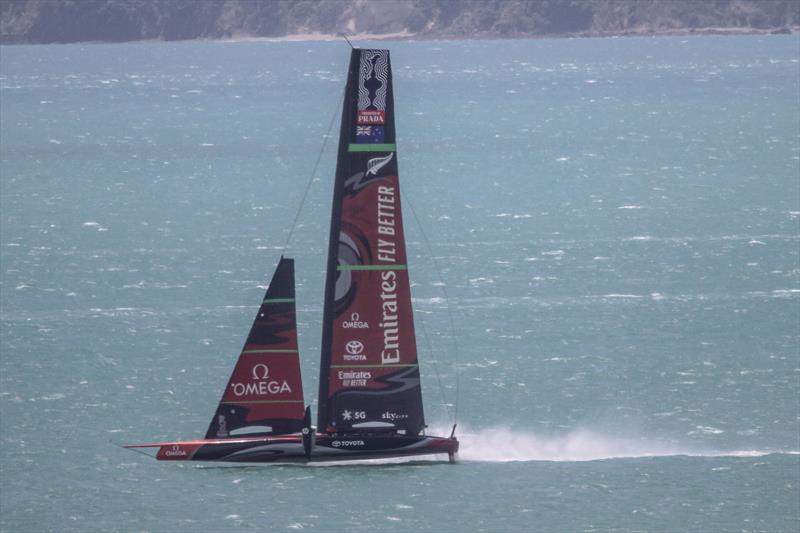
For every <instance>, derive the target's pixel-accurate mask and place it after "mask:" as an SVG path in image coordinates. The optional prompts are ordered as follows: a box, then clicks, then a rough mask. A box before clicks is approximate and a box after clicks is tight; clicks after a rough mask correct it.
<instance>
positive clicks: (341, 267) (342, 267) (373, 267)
mask: <svg viewBox="0 0 800 533" xmlns="http://www.w3.org/2000/svg"><path fill="white" fill-rule="evenodd" d="M406 269H408V265H338V266H337V267H336V270H339V271H342V270H406Z"/></svg>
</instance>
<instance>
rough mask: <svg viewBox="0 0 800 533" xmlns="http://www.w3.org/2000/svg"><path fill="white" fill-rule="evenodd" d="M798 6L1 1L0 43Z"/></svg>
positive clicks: (657, 27)
mask: <svg viewBox="0 0 800 533" xmlns="http://www.w3.org/2000/svg"><path fill="white" fill-rule="evenodd" d="M799 27H800V2H797V1H796V0H536V1H532V0H313V1H312V0H3V1H2V2H0V42H2V43H6V44H9V43H70V42H82V41H101V42H123V41H137V40H164V41H175V40H186V39H238V38H241V39H245V38H282V37H286V36H293V35H309V34H312V35H318V36H319V35H336V34H338V33H347V34H351V35H371V36H384V37H415V38H496V37H536V36H547V35H551V36H552V35H579V36H597V35H627V34H633V35H648V34H662V33H691V32H705V33H709V32H784V33H785V32H790V31H797V30H798V28H799Z"/></svg>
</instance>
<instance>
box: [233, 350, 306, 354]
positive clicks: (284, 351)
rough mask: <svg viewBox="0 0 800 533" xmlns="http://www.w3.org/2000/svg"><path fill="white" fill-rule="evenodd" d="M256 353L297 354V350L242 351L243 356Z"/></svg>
mask: <svg viewBox="0 0 800 533" xmlns="http://www.w3.org/2000/svg"><path fill="white" fill-rule="evenodd" d="M256 353H297V350H288V349H284V350H269V349H267V350H242V355H251V354H256Z"/></svg>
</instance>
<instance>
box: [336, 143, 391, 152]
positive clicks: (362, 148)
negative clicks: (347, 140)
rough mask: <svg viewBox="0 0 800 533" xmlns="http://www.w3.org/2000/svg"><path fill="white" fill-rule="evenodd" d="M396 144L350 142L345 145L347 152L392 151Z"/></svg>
mask: <svg viewBox="0 0 800 533" xmlns="http://www.w3.org/2000/svg"><path fill="white" fill-rule="evenodd" d="M396 149H397V145H396V144H366V143H365V144H351V145H349V146H348V147H347V151H348V152H394V151H395V150H396Z"/></svg>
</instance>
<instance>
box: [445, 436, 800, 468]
mask: <svg viewBox="0 0 800 533" xmlns="http://www.w3.org/2000/svg"><path fill="white" fill-rule="evenodd" d="M457 437H458V440H459V441H460V443H461V446H460V449H459V452H458V456H459V459H460V460H462V461H476V462H513V461H567V462H574V461H600V460H605V459H622V458H642V457H673V456H691V457H760V456H765V455H771V454H789V455H800V451H795V450H792V451H787V450H712V449H703V448H701V447H700V446H695V447H692V446H681V445H675V444H664V443H659V442H655V441H652V440H648V439H640V438H628V437H617V436H610V435H605V434H602V433H598V432H596V431H592V430H588V429H579V430H576V431H572V432H570V433H567V434H564V435H555V436H540V435H536V434H534V433H531V432H529V431H524V430H523V431H520V430H512V429H510V428H508V427H493V428H487V429H481V430H478V431H470V430H469V429H467V430H463V431H459V432H458V434H457Z"/></svg>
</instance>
